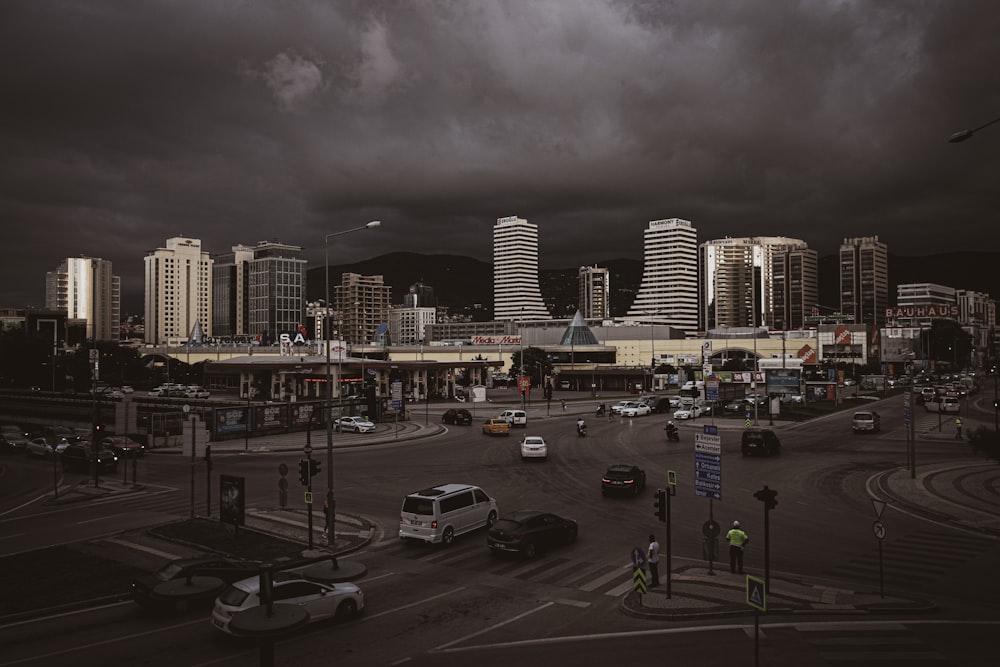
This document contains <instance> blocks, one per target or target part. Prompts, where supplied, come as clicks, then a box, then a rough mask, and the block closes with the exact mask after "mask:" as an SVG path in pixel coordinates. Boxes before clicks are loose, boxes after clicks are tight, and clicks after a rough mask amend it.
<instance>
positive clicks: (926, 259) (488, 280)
mask: <svg viewBox="0 0 1000 667" xmlns="http://www.w3.org/2000/svg"><path fill="white" fill-rule="evenodd" d="M596 264H597V266H601V267H604V268H607V269H609V271H610V274H611V315H612V316H613V317H621V316H623V315H625V313H626V312H627V311H628V309H629V307H630V306H631V305H632V301H633V299H634V297H635V293H636V292H637V291H638V289H639V283H640V281H641V279H642V261H641V260H636V259H624V258H619V259H610V260H607V261H604V262H597V263H596ZM998 267H1000V252H957V253H942V254H939V255H926V256H922V257H900V256H896V255H891V254H890V255H889V302H890V303H895V300H896V286H897V285H900V284H905V283H916V282H928V283H937V284H939V285H946V286H948V287H954V288H956V289H971V290H976V291H980V292H986V293H988V294H990V295H991V296H992V297H993V298H994V299H998V298H1000V270H998ZM324 271H325V269H324V268H323V267H318V268H313V269H310V270H309V274H308V278H307V280H308V298H309V300H311V301H312V300H316V299H322V298H323V296H324V289H323V277H324ZM578 271H579V267H577V266H574V267H571V268H564V269H542V270H541V271H539V276H538V280H539V285H540V287H541V290H542V298H543V299H544V300H545V303H546V305H547V306H548V307H549V311H550V312H551V313H552V316H553V317H556V318H568V317H572V316H573V314H574V313H575V312H576V308H577V305H578V304H577V301H578V299H579V288H578V284H577V273H578ZM345 272H353V273H360V274H363V275H382V276H384V278H385V282H386V284H387V285H391V286H392V300H393V302H394V303H401V302H402V300H403V295H404V294H406V293H407V291H408V290H409V287H410V285H412V284H414V283H417V282H423V283H424V284H425V285H428V286H430V287H433V288H434V294H435V296H436V297H437V299H438V304H439V305H442V306H447V307H448V309H449V310H450V311H451V312H452V313H456V314H457V313H468V314H469V315H472V317H473V319H475V320H489V319H492V317H493V265H492V264H490V263H488V262H483V261H480V260H477V259H473V258H471V257H464V256H461V255H424V254H419V253H413V252H394V253H389V254H386V255H380V256H378V257H373V258H371V259H367V260H364V261H361V262H355V263H353V264H339V265H336V266H334V265H331V266H330V279H331V282H332V283H333V284H338V283H339V282H340V274H341V273H345ZM819 302H820V303H821V304H824V305H827V306H832V307H839V304H840V286H839V268H838V258H837V255H828V256H825V257H821V258H820V260H819Z"/></svg>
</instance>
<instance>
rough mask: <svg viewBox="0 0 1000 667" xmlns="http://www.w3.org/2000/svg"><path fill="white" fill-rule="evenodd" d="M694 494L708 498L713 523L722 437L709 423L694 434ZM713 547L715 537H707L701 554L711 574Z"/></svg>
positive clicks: (719, 494) (719, 492)
mask: <svg viewBox="0 0 1000 667" xmlns="http://www.w3.org/2000/svg"><path fill="white" fill-rule="evenodd" d="M694 494H695V495H696V496H701V497H703V498H708V520H709V521H710V522H713V523H714V521H715V518H714V516H713V505H712V503H713V501H715V500H722V437H721V436H720V435H719V430H718V428H717V427H716V426H712V425H709V424H706V425H705V426H703V427H702V432H701V433H695V435H694ZM706 537H707V536H706ZM715 547H716V542H715V538H707V539H706V540H705V542H704V553H703V554H702V555H703V557H704V558H705V559H706V560H707V561H708V574H710V575H713V576H714V575H715V569H714V563H715V558H716V552H717V549H716V548H715Z"/></svg>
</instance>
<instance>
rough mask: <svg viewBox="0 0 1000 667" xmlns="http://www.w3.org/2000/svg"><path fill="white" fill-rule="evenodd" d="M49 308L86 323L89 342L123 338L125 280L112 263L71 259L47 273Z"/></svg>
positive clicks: (46, 295) (46, 297) (46, 298)
mask: <svg viewBox="0 0 1000 667" xmlns="http://www.w3.org/2000/svg"><path fill="white" fill-rule="evenodd" d="M45 307H46V308H48V309H50V310H58V311H61V312H64V313H66V316H67V318H69V319H70V320H85V321H86V323H87V325H86V331H87V339H88V340H118V339H119V338H120V333H119V328H120V322H121V279H120V278H119V277H118V276H116V275H114V274H113V273H112V268H111V261H110V260H107V259H99V258H96V257H70V258H68V259H66V260H65V261H64V262H62V263H61V264H60V265H59V266H58V267H57V268H56V270H55V271H49V272H48V273H46V274H45Z"/></svg>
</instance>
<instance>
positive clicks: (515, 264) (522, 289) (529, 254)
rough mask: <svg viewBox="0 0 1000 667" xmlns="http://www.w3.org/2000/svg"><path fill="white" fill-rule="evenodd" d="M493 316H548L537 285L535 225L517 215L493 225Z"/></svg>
mask: <svg viewBox="0 0 1000 667" xmlns="http://www.w3.org/2000/svg"><path fill="white" fill-rule="evenodd" d="M493 317H494V319H496V320H547V319H549V312H548V310H547V309H546V308H545V302H544V301H542V291H541V288H539V286H538V226H537V225H533V224H531V223H530V222H528V221H527V220H525V219H523V218H519V217H517V216H509V217H506V218H498V219H497V222H496V224H495V225H494V226H493Z"/></svg>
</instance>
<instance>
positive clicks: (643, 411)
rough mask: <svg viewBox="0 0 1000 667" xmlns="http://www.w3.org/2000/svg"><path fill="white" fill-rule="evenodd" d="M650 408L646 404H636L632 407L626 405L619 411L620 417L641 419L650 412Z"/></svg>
mask: <svg viewBox="0 0 1000 667" xmlns="http://www.w3.org/2000/svg"><path fill="white" fill-rule="evenodd" d="M652 411H653V410H652V408H650V407H649V405H647V404H646V403H639V402H636V403H635V404H634V405H626V406H625V407H623V408H622V410H621V413H620V414H621V416H622V417H641V416H643V415H648V414H650V413H651V412H652Z"/></svg>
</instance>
